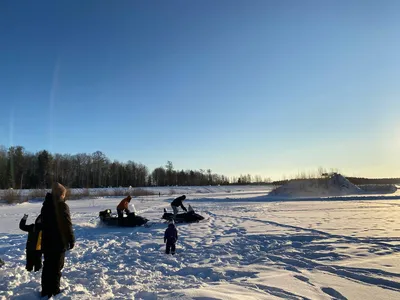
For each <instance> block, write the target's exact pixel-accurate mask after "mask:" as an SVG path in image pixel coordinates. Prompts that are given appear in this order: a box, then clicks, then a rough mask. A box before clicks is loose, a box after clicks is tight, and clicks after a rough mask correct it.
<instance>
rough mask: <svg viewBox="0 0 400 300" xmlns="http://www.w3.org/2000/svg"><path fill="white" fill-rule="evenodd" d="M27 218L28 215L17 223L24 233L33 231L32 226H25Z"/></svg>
mask: <svg viewBox="0 0 400 300" xmlns="http://www.w3.org/2000/svg"><path fill="white" fill-rule="evenodd" d="M27 218H28V215H26V214H25V215H24V216H23V217H22V219H21V221H19V229H21V230H22V231H26V232H31V231H32V229H33V225H26V219H27Z"/></svg>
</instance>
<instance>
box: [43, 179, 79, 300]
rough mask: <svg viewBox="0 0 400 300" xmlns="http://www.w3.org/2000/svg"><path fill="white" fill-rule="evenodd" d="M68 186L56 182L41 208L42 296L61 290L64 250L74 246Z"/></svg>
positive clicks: (55, 293) (49, 295)
mask: <svg viewBox="0 0 400 300" xmlns="http://www.w3.org/2000/svg"><path fill="white" fill-rule="evenodd" d="M65 195H66V189H65V187H64V186H62V185H61V184H59V183H54V184H53V186H52V193H51V194H49V193H48V194H47V195H46V199H45V201H44V202H43V207H42V251H43V254H44V263H43V273H42V292H41V294H42V297H44V296H46V295H47V296H48V297H49V298H50V297H51V296H52V295H57V294H59V293H60V279H61V270H62V269H63V267H64V260H65V251H67V250H71V249H72V248H74V244H75V236H74V231H73V229H72V222H71V216H70V212H69V207H68V205H67V204H66V203H65Z"/></svg>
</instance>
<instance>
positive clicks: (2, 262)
mask: <svg viewBox="0 0 400 300" xmlns="http://www.w3.org/2000/svg"><path fill="white" fill-rule="evenodd" d="M4 264H5V263H4V260H2V259H1V258H0V268H1V267H2V266H4Z"/></svg>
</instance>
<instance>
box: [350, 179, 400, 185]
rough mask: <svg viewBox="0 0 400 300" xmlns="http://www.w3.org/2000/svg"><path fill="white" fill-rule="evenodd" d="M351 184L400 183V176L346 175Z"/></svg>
mask: <svg viewBox="0 0 400 300" xmlns="http://www.w3.org/2000/svg"><path fill="white" fill-rule="evenodd" d="M346 178H347V179H348V180H349V181H350V182H351V183H353V184H357V185H358V184H400V178H362V177H346Z"/></svg>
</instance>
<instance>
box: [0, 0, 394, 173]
mask: <svg viewBox="0 0 400 300" xmlns="http://www.w3.org/2000/svg"><path fill="white" fill-rule="evenodd" d="M349 2H351V3H349ZM399 34H400V2H398V1H365V0H364V1H264V0H262V1H231V0H230V1H225V0H221V1H57V2H55V1H35V2H29V3H28V2H26V1H24V2H23V1H1V2H0V37H1V47H0V101H1V106H0V107H1V118H0V144H1V145H5V146H10V145H22V146H24V147H25V149H26V150H28V151H32V152H35V151H38V150H42V149H47V150H50V151H52V152H58V153H71V154H75V153H81V152H85V153H92V152H94V151H96V150H100V151H102V152H104V153H105V154H106V155H107V156H108V157H109V158H111V159H117V160H120V161H127V160H128V159H131V160H134V161H136V162H141V163H143V164H145V165H147V166H148V167H149V168H150V169H153V168H154V167H157V166H160V165H165V163H166V161H167V160H171V161H172V162H173V163H174V166H175V168H176V169H186V168H191V169H201V168H203V169H208V168H210V169H212V170H213V172H217V173H220V174H225V175H228V176H237V175H240V174H247V173H251V174H259V175H262V176H268V177H272V178H273V179H280V178H282V177H283V176H287V177H288V176H291V175H293V174H296V173H298V172H299V171H309V170H316V169H317V168H318V167H319V166H322V167H325V168H328V169H329V168H337V169H339V170H340V171H342V172H343V173H345V174H347V175H355V176H369V177H378V176H400V162H399V161H400V159H399V153H400V100H399V91H400V87H399V84H398V83H399V79H400V76H399V75H400V40H399Z"/></svg>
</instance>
